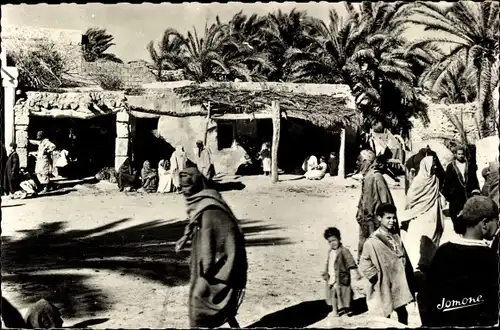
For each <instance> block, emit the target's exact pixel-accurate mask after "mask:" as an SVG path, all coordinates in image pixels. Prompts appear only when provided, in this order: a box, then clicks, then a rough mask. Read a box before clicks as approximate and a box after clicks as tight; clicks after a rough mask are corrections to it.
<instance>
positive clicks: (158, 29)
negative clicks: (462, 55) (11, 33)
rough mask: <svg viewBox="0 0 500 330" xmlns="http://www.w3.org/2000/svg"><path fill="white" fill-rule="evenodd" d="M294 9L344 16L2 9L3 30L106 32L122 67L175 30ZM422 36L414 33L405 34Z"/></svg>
mask: <svg viewBox="0 0 500 330" xmlns="http://www.w3.org/2000/svg"><path fill="white" fill-rule="evenodd" d="M293 8H297V9H299V10H307V12H308V13H309V15H311V16H314V17H317V18H319V19H322V20H325V21H326V20H328V11H329V10H330V9H332V8H333V9H336V10H337V12H338V13H339V15H340V16H343V15H345V13H346V11H345V9H344V4H343V3H327V2H309V3H294V2H284V3H275V2H272V3H237V2H230V3H223V4H221V3H212V4H200V3H193V2H191V3H183V4H169V3H163V4H150V3H143V4H125V3H122V4H113V5H105V4H83V5H79V4H58V5H48V4H36V5H26V4H24V5H2V24H15V25H29V26H34V27H47V28H57V29H73V30H80V31H81V32H82V34H83V33H84V32H85V31H86V30H87V28H90V27H99V28H105V29H106V30H107V31H108V33H110V34H111V35H113V36H114V38H115V40H114V42H115V44H116V45H115V46H113V47H111V48H109V50H108V52H110V53H114V54H115V55H117V56H118V57H120V58H121V59H122V60H123V61H124V62H128V61H133V60H141V59H142V60H146V61H149V60H150V57H149V54H148V52H147V50H146V45H147V44H148V43H149V42H150V41H151V40H155V41H157V40H159V39H160V38H161V36H162V34H163V31H164V30H165V29H167V28H174V29H176V30H178V31H179V32H181V33H182V34H185V33H186V32H187V31H189V30H191V29H192V28H193V26H194V27H196V29H197V30H198V31H203V29H204V26H205V23H206V22H207V20H208V22H209V24H211V23H213V22H214V21H215V17H216V16H217V15H218V16H219V17H220V19H221V20H222V21H228V20H229V19H231V17H232V16H233V15H234V14H236V13H237V12H239V11H243V13H244V14H247V15H251V14H253V13H256V14H259V15H265V14H267V13H269V12H273V11H276V10H278V9H281V10H282V11H285V12H289V11H290V10H292V9H293ZM409 33H410V35H411V36H415V37H416V36H421V33H419V31H418V29H415V30H412V31H410V32H409Z"/></svg>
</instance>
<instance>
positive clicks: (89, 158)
mask: <svg viewBox="0 0 500 330" xmlns="http://www.w3.org/2000/svg"><path fill="white" fill-rule="evenodd" d="M115 122H116V116H115V115H114V114H110V115H105V116H99V117H94V118H89V119H79V118H70V117H64V118H49V117H40V116H31V117H30V125H29V128H28V137H29V139H30V140H36V138H37V132H39V131H43V132H44V133H45V135H46V137H47V138H49V139H50V140H51V141H52V142H53V143H54V144H55V145H56V147H57V149H59V150H61V149H66V150H68V151H69V156H70V158H72V159H76V161H75V162H74V163H73V164H72V166H71V167H72V170H71V171H68V176H69V177H71V178H83V177H88V176H93V175H95V174H96V173H97V172H99V171H100V170H101V169H102V168H104V167H114V159H115V139H116V123H115ZM37 149H38V147H37V146H36V145H34V144H30V145H29V146H28V151H29V152H30V155H31V156H32V157H33V156H35V155H36V150H37ZM30 158H31V157H30ZM31 166H32V165H31ZM30 170H32V169H31V168H30Z"/></svg>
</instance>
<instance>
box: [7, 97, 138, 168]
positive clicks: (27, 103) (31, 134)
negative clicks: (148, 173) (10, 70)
mask: <svg viewBox="0 0 500 330" xmlns="http://www.w3.org/2000/svg"><path fill="white" fill-rule="evenodd" d="M125 100H126V99H125V95H124V93H123V92H107V91H91V90H90V91H89V90H77V91H71V92H68V91H60V92H27V97H26V99H23V100H19V101H18V102H17V103H16V105H15V107H14V123H15V126H14V127H15V128H14V129H15V139H16V142H17V145H18V153H19V157H20V161H21V166H27V167H28V168H29V169H31V170H32V169H33V167H34V157H35V156H36V151H37V149H38V142H39V141H37V140H36V139H37V133H38V132H39V131H43V132H44V133H45V135H46V136H47V137H48V138H49V139H50V140H51V141H53V142H54V143H55V144H56V146H57V147H58V148H61V149H68V150H70V149H71V150H76V154H75V156H76V158H77V159H78V165H79V167H80V170H81V172H82V173H81V175H82V176H86V175H94V174H95V173H96V172H97V171H99V170H100V169H101V168H103V167H107V166H113V165H114V161H115V157H118V156H121V155H122V154H123V156H124V157H126V156H127V152H128V137H129V135H128V115H127V113H126V111H127V110H126V103H125ZM123 116H125V120H124V121H125V122H124V121H123V120H122V119H121V118H122V117H123ZM124 145H125V146H124Z"/></svg>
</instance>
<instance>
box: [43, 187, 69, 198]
mask: <svg viewBox="0 0 500 330" xmlns="http://www.w3.org/2000/svg"><path fill="white" fill-rule="evenodd" d="M73 191H76V189H73V188H70V189H64V190H53V191H49V192H46V193H43V194H39V195H38V196H37V197H36V198H43V197H53V196H62V195H67V194H69V193H70V192H73Z"/></svg>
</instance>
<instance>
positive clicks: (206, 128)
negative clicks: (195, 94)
mask: <svg viewBox="0 0 500 330" xmlns="http://www.w3.org/2000/svg"><path fill="white" fill-rule="evenodd" d="M209 125H210V102H208V106H207V122H206V125H205V136H204V137H203V145H204V146H205V147H206V146H207V139H208V127H209Z"/></svg>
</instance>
